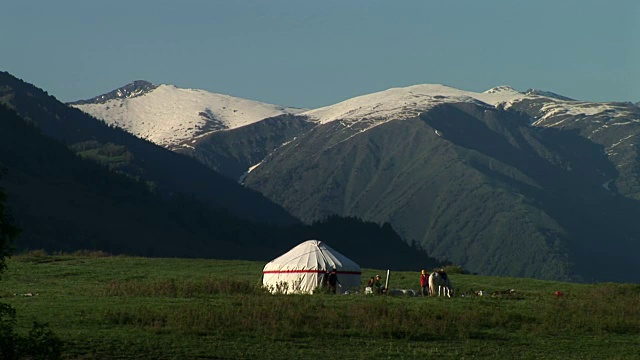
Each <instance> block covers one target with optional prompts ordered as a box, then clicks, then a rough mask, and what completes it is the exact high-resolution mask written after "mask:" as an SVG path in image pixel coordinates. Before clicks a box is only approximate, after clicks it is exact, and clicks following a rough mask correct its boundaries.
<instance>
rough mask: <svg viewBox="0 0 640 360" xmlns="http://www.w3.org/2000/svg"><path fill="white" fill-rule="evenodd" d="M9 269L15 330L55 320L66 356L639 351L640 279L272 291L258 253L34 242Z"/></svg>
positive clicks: (1, 290)
mask: <svg viewBox="0 0 640 360" xmlns="http://www.w3.org/2000/svg"><path fill="white" fill-rule="evenodd" d="M7 265H8V267H9V268H8V270H7V271H6V272H5V273H3V274H2V278H1V280H0V296H1V298H0V302H2V303H6V304H9V305H11V306H13V307H14V308H15V309H16V311H17V314H18V332H20V333H26V332H27V331H28V330H29V329H30V328H31V326H32V324H33V322H34V321H37V322H40V323H47V324H48V325H49V327H50V329H51V330H52V331H53V332H54V333H55V335H56V336H58V337H59V338H60V339H61V340H62V341H63V342H64V349H63V354H64V355H63V358H65V359H306V358H337V359H374V358H385V359H387V358H389V359H422V358H425V357H437V358H448V359H468V358H504V359H538V358H548V359H637V358H638V357H639V356H640V350H638V349H640V336H639V335H640V285H636V284H613V283H607V284H574V283H561V282H551V281H540V280H532V279H521V278H506V277H486V276H476V275H463V274H450V277H451V280H452V283H453V285H454V286H455V288H456V295H455V297H454V298H421V297H393V296H374V295H364V294H352V295H340V296H333V295H326V294H317V295H271V294H268V293H266V292H265V291H264V290H263V289H262V288H261V286H260V285H261V270H262V267H263V266H264V264H263V263H260V262H251V261H240V260H238V261H226V260H205V259H175V258H170V259H167V258H164V259H160V258H139V257H124V256H105V255H104V254H101V253H77V254H73V255H48V254H44V253H42V252H32V253H28V254H23V255H18V256H14V257H12V258H11V259H9V261H8V263H7ZM419 271H420V269H416V271H415V272H395V271H392V272H391V276H390V288H401V289H414V290H416V291H417V290H418V287H419V285H418V283H419V282H418V278H419ZM377 273H380V274H382V275H384V274H386V270H385V269H364V270H363V281H366V279H368V278H369V276H373V275H375V274H377ZM510 289H513V290H514V292H513V293H508V294H504V295H499V296H491V294H492V293H494V292H502V291H505V290H510ZM480 290H482V291H483V292H484V293H485V294H486V295H485V296H476V295H474V292H475V291H480ZM557 291H561V292H562V296H557V295H555V293H556V292H557Z"/></svg>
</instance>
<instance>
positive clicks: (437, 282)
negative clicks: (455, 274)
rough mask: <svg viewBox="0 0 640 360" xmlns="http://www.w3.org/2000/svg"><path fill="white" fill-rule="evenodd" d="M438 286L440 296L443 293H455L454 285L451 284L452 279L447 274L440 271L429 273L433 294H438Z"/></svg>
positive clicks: (430, 287) (430, 290)
mask: <svg viewBox="0 0 640 360" xmlns="http://www.w3.org/2000/svg"><path fill="white" fill-rule="evenodd" d="M436 288H437V289H438V296H440V294H442V296H448V297H451V295H452V294H453V285H451V280H449V277H448V276H446V274H444V276H443V274H442V273H440V272H437V271H435V272H433V273H432V274H431V275H429V294H430V295H431V296H436Z"/></svg>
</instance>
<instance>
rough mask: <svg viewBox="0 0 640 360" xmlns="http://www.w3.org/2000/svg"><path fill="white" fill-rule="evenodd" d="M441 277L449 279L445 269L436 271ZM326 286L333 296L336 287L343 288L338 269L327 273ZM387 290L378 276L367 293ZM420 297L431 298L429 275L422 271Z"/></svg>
mask: <svg viewBox="0 0 640 360" xmlns="http://www.w3.org/2000/svg"><path fill="white" fill-rule="evenodd" d="M436 272H437V273H438V274H440V276H442V278H443V279H444V280H446V279H447V273H446V272H444V269H440V270H436ZM323 282H324V285H325V286H326V287H327V288H328V289H329V292H330V293H332V294H335V293H336V287H337V286H341V285H340V281H339V280H338V272H337V270H336V268H333V269H331V271H330V272H328V273H326V275H325V278H324V281H323ZM384 292H385V288H384V285H382V276H380V275H376V276H375V277H373V276H372V277H371V278H369V282H368V283H367V286H366V287H365V293H370V294H378V295H380V294H384ZM420 295H421V296H429V273H427V271H426V270H422V271H420Z"/></svg>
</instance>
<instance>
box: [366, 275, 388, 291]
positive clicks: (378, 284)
mask: <svg viewBox="0 0 640 360" xmlns="http://www.w3.org/2000/svg"><path fill="white" fill-rule="evenodd" d="M384 291H385V288H384V285H382V276H380V275H376V276H375V277H373V276H372V277H371V278H369V282H368V283H367V286H366V287H365V290H364V292H365V293H371V294H378V295H380V294H383V293H384Z"/></svg>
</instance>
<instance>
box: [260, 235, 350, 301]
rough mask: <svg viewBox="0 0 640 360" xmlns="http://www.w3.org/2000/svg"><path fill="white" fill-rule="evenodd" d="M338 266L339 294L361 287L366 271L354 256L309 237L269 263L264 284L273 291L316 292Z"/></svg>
mask: <svg viewBox="0 0 640 360" xmlns="http://www.w3.org/2000/svg"><path fill="white" fill-rule="evenodd" d="M333 269H335V270H336V273H337V279H338V282H337V287H336V288H335V290H336V294H344V293H348V292H352V291H353V290H354V289H356V290H357V289H359V288H360V280H361V276H362V272H361V270H360V266H359V265H358V264H356V263H355V262H354V261H353V260H351V259H349V258H347V257H346V256H344V255H342V254H341V253H339V252H338V251H336V250H334V249H333V248H331V247H330V246H329V245H327V244H326V243H325V242H323V241H319V240H307V241H305V242H303V243H301V244H299V245H298V246H296V247H294V248H293V249H291V250H289V251H288V252H286V253H284V254H282V255H281V256H279V257H277V258H275V259H273V260H272V261H270V262H269V263H267V265H265V267H264V269H263V271H262V284H263V286H264V287H266V288H267V289H268V290H269V291H270V292H272V293H283V294H313V293H314V292H315V291H317V290H318V289H319V288H321V287H323V286H325V281H326V276H327V273H328V272H330V271H332V270H333Z"/></svg>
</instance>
